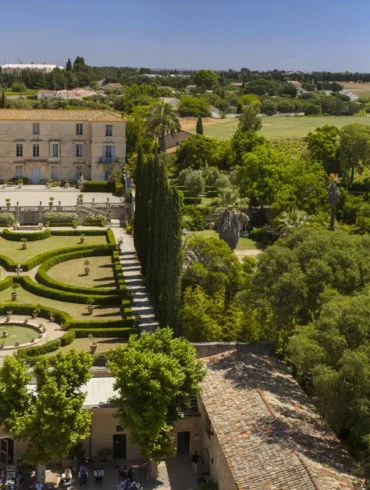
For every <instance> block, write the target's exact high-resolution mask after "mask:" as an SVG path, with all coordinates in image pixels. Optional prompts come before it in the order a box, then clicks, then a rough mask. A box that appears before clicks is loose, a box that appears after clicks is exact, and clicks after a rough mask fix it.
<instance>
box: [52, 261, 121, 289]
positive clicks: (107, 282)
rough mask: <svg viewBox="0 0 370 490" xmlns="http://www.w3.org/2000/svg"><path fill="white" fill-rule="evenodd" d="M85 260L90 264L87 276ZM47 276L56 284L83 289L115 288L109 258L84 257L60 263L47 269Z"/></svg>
mask: <svg viewBox="0 0 370 490" xmlns="http://www.w3.org/2000/svg"><path fill="white" fill-rule="evenodd" d="M85 260H88V261H89V262H90V264H89V266H88V267H89V268H90V272H89V275H86V274H85V265H84V262H85ZM47 275H48V276H49V277H51V278H52V279H55V280H56V281H58V282H62V283H67V284H72V285H74V286H81V287H84V288H97V289H98V288H115V287H116V283H115V280H114V274H113V265H112V261H111V257H110V256H103V257H86V258H81V259H74V260H68V261H66V262H61V263H60V264H57V265H55V266H54V267H52V268H51V269H49V270H48V271H47Z"/></svg>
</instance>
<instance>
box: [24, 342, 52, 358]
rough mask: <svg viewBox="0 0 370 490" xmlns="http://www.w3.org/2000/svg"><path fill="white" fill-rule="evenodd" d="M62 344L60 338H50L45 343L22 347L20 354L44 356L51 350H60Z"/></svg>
mask: <svg viewBox="0 0 370 490" xmlns="http://www.w3.org/2000/svg"><path fill="white" fill-rule="evenodd" d="M60 346H61V341H60V340H59V339H55V340H50V341H49V342H46V344H43V345H34V346H33V347H25V348H24V349H20V350H19V351H18V354H19V356H20V357H22V356H23V355H25V356H29V357H33V356H42V355H45V354H48V353H49V352H54V351H56V350H58V349H59V348H60Z"/></svg>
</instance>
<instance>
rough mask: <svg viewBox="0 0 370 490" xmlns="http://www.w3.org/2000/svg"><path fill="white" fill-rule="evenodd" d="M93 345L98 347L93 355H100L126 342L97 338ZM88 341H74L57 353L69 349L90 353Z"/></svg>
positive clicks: (109, 338) (52, 354)
mask: <svg viewBox="0 0 370 490" xmlns="http://www.w3.org/2000/svg"><path fill="white" fill-rule="evenodd" d="M94 341H95V343H96V344H97V345H98V347H97V349H96V351H95V354H102V353H104V352H108V351H110V350H111V349H115V348H116V347H117V346H118V345H125V344H126V342H127V340H126V339H121V338H116V337H98V338H96V339H95V340H94ZM90 344H91V341H90V339H88V338H87V339H75V340H74V341H73V342H72V344H69V345H66V346H64V347H61V348H60V349H59V350H58V352H60V351H61V352H64V353H65V352H68V351H69V350H71V349H77V350H84V351H86V352H90ZM46 355H47V356H55V352H50V353H49V354H46Z"/></svg>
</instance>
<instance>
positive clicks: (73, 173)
mask: <svg viewBox="0 0 370 490" xmlns="http://www.w3.org/2000/svg"><path fill="white" fill-rule="evenodd" d="M33 122H39V124H40V135H39V136H36V135H33V126H32V125H33ZM81 123H82V124H83V129H84V131H83V135H82V136H78V135H76V124H77V122H76V121H7V120H3V121H1V120H0V179H4V178H7V179H11V178H13V177H15V175H16V166H21V167H22V169H23V176H24V177H28V178H29V179H31V178H32V169H33V168H39V169H40V179H41V180H44V181H48V180H49V179H51V178H52V167H53V166H54V167H56V168H57V175H58V177H57V179H58V180H65V179H68V180H71V181H75V180H76V178H77V177H79V173H80V169H81V170H82V174H83V176H84V178H85V179H88V180H90V179H91V180H101V179H102V175H103V174H102V171H103V170H107V171H112V169H113V168H114V165H112V164H107V165H103V164H101V163H100V157H101V155H102V146H103V145H105V144H112V145H114V146H115V147H116V156H117V158H118V161H119V164H123V163H124V161H125V156H126V138H125V127H126V124H125V122H123V121H121V122H112V123H107V124H111V125H112V126H113V136H112V137H110V138H106V137H105V125H106V123H92V122H89V121H81ZM108 140H109V141H108ZM17 143H19V144H22V145H23V156H21V157H17V156H16V145H17ZM52 143H58V144H59V157H58V158H52V157H51V153H50V145H51V144H52ZM76 143H84V144H85V147H86V155H85V157H74V156H73V145H74V144H76ZM34 144H38V145H39V147H40V154H39V157H36V158H35V157H33V145H34Z"/></svg>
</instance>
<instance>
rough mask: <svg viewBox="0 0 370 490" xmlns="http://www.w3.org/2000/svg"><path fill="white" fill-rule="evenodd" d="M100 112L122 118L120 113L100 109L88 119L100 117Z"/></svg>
mask: <svg viewBox="0 0 370 490" xmlns="http://www.w3.org/2000/svg"><path fill="white" fill-rule="evenodd" d="M102 114H110V115H111V116H115V117H116V118H117V119H122V116H121V115H120V114H116V113H114V112H112V111H107V110H102V111H100V112H99V114H95V116H92V117H91V118H90V119H89V121H92V120H93V119H95V118H97V117H100V116H101V115H102Z"/></svg>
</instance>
